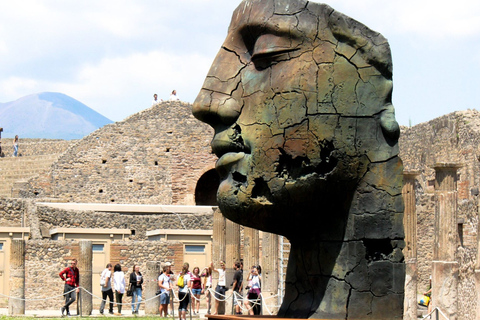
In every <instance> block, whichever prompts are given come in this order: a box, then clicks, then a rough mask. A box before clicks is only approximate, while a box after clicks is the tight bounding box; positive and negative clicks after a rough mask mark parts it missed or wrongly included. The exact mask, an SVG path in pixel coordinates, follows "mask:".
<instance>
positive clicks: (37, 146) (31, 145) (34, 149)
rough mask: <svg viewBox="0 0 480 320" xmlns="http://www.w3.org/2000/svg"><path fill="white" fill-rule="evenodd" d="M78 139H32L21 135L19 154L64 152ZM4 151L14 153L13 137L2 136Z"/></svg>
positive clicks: (38, 154) (32, 154)
mask: <svg viewBox="0 0 480 320" xmlns="http://www.w3.org/2000/svg"><path fill="white" fill-rule="evenodd" d="M77 141H78V140H60V139H31V138H25V139H23V138H22V137H19V140H18V154H19V156H40V155H50V154H59V153H63V152H64V151H65V150H67V149H68V147H70V146H71V145H73V144H75V143H76V142H77ZM2 151H3V153H4V155H5V156H6V157H9V156H12V154H13V139H10V138H2Z"/></svg>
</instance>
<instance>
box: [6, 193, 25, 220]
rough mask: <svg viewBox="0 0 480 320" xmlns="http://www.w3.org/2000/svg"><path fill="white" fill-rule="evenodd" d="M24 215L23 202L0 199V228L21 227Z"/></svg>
mask: <svg viewBox="0 0 480 320" xmlns="http://www.w3.org/2000/svg"><path fill="white" fill-rule="evenodd" d="M24 213H25V201H23V200H21V199H2V198H0V226H2V227H22V226H23V225H22V221H23V219H24Z"/></svg>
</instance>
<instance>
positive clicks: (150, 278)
mask: <svg viewBox="0 0 480 320" xmlns="http://www.w3.org/2000/svg"><path fill="white" fill-rule="evenodd" d="M159 275H160V262H157V261H147V272H145V279H144V282H143V297H142V300H145V301H146V300H148V299H150V298H152V297H153V296H155V293H156V292H157V289H158V282H157V279H158V276H159ZM159 307H160V299H151V300H149V301H147V302H145V314H159V313H160V312H159V310H158V308H159ZM170 311H171V310H170Z"/></svg>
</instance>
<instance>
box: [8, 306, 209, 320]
mask: <svg viewBox="0 0 480 320" xmlns="http://www.w3.org/2000/svg"><path fill="white" fill-rule="evenodd" d="M73 310H74V309H72V311H73ZM115 311H116V310H115ZM71 313H72V314H73V316H72V317H75V316H76V310H75V311H73V312H71ZM206 313H207V309H200V314H199V315H196V316H192V318H195V319H198V318H204V316H205V314H206ZM7 315H8V308H0V316H7ZM25 316H30V317H37V318H56V317H59V318H60V317H61V313H60V308H58V310H26V311H25ZM91 316H93V317H119V316H116V315H111V314H108V311H107V312H106V313H105V315H101V314H100V312H99V311H98V309H96V310H93V311H92V315H91ZM122 316H127V317H132V316H133V315H132V311H131V310H126V311H122ZM138 316H140V317H141V316H145V311H143V310H139V314H138ZM151 316H153V315H151ZM175 319H178V310H175ZM188 319H190V317H189V316H188V315H187V320H188Z"/></svg>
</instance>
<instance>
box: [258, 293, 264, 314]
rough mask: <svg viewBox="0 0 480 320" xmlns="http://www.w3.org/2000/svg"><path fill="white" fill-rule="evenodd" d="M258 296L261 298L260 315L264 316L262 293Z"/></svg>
mask: <svg viewBox="0 0 480 320" xmlns="http://www.w3.org/2000/svg"><path fill="white" fill-rule="evenodd" d="M258 298H259V299H260V315H262V316H263V299H262V295H261V294H260V295H258Z"/></svg>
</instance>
